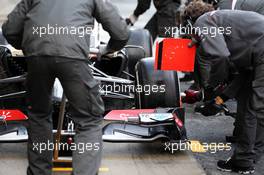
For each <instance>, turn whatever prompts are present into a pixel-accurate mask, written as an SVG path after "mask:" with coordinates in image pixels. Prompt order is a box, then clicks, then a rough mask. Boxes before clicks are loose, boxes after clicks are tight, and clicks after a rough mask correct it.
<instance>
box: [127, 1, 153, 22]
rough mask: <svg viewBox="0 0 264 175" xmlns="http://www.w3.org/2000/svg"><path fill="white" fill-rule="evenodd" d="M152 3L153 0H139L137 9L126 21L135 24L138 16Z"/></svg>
mask: <svg viewBox="0 0 264 175" xmlns="http://www.w3.org/2000/svg"><path fill="white" fill-rule="evenodd" d="M150 5H151V0H138V2H137V7H136V9H135V10H134V12H133V14H131V15H130V16H129V18H126V23H127V24H128V25H132V26H133V25H134V24H135V23H136V22H137V20H138V17H139V16H140V15H142V14H143V13H145V12H146V11H147V10H148V9H149V8H150Z"/></svg>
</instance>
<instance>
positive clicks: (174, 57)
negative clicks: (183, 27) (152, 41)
mask: <svg viewBox="0 0 264 175" xmlns="http://www.w3.org/2000/svg"><path fill="white" fill-rule="evenodd" d="M191 41H192V40H190V39H179V38H166V39H164V40H163V41H161V42H160V43H157V45H156V58H155V69H157V70H175V71H184V72H193V70H194V61H195V53H196V46H193V47H192V48H189V47H188V44H189V43H191Z"/></svg>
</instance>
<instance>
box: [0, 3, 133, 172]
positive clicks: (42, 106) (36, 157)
mask: <svg viewBox="0 0 264 175" xmlns="http://www.w3.org/2000/svg"><path fill="white" fill-rule="evenodd" d="M94 18H95V19H96V20H97V21H98V22H99V23H102V26H103V28H104V29H105V30H106V31H107V32H109V34H110V37H111V38H110V40H109V42H108V45H107V47H106V48H105V49H104V51H102V54H104V53H108V52H113V51H116V50H119V49H121V48H122V47H123V46H124V45H125V44H126V42H127V40H128V38H129V31H128V29H127V25H126V22H125V20H123V19H122V18H121V17H120V15H119V14H118V13H117V11H116V8H114V6H113V5H112V4H110V3H109V2H107V1H104V0H74V1H72V0H63V1H54V0H45V1H41V0H22V1H21V2H20V3H19V4H18V5H17V6H16V7H15V9H14V10H13V11H12V12H11V13H10V14H9V15H8V20H7V21H6V22H5V23H4V24H3V26H2V29H3V34H4V36H5V37H6V39H7V41H8V42H9V43H10V44H11V45H12V46H14V47H15V48H16V49H22V50H23V52H24V55H25V56H26V57H28V59H27V61H28V74H27V83H26V84H27V92H28V100H29V106H28V115H29V121H28V122H29V128H28V133H29V141H28V160H29V166H28V169H27V174H28V175H51V174H52V151H51V150H45V151H44V152H42V153H40V152H39V151H38V149H37V148H34V146H36V145H40V144H45V143H48V142H52V140H53V133H52V129H53V127H52V101H51V100H52V99H51V98H52V87H53V84H54V80H55V78H56V77H57V78H58V79H59V80H60V82H61V84H62V86H63V89H64V92H65V94H66V96H67V98H68V101H69V104H70V106H71V111H70V114H71V117H72V118H73V120H74V122H75V123H76V125H75V126H76V128H75V129H76V135H75V137H74V140H75V143H76V145H79V144H85V145H86V144H93V145H96V148H95V149H93V150H92V151H91V150H87V151H85V152H84V153H79V151H78V149H77V150H73V174H74V175H95V174H97V171H98V169H99V166H100V161H101V153H102V126H101V124H102V120H103V117H102V114H103V113H104V104H103V101H102V98H101V96H100V94H99V82H98V81H96V80H95V79H94V78H93V76H92V72H91V70H90V67H89V66H88V64H87V63H86V62H84V61H80V60H84V59H87V57H88V54H89V45H90V43H89V41H90V35H89V34H86V35H85V36H84V37H80V36H79V35H77V33H78V32H79V31H78V30H77V31H78V32H77V33H76V32H75V33H73V32H72V33H70V34H69V33H66V32H65V33H60V34H58V33H56V34H53V35H48V34H46V35H42V37H40V36H39V35H38V33H37V34H36V32H41V31H36V29H37V28H38V27H43V26H52V27H53V28H55V27H63V29H64V31H67V29H68V28H70V29H74V28H81V27H87V28H91V27H93V23H94ZM33 29H35V30H33ZM41 30H42V33H43V32H44V31H45V30H44V29H43V28H42V29H41ZM46 31H47V30H46ZM75 31H76V30H75ZM34 33H35V34H34ZM98 146H99V149H97V148H98ZM96 149H97V150H96Z"/></svg>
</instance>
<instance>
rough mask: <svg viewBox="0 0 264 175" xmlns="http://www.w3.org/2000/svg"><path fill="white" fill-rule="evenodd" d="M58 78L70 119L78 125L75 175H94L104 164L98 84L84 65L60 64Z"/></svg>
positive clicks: (75, 63) (73, 63)
mask: <svg viewBox="0 0 264 175" xmlns="http://www.w3.org/2000/svg"><path fill="white" fill-rule="evenodd" d="M57 75H58V77H59V79H60V81H61V83H62V86H63V89H64V91H65V94H66V96H67V98H68V100H69V103H70V105H71V108H72V110H71V115H72V118H73V119H74V121H75V123H76V135H75V137H74V140H75V144H77V145H79V147H77V148H79V149H78V150H76V151H73V170H74V172H73V174H74V175H95V174H96V173H97V171H98V169H99V166H100V163H101V152H102V126H101V124H102V119H103V118H102V114H103V112H104V104H103V101H102V98H101V96H100V93H99V85H98V82H97V81H95V80H94V79H93V77H92V75H91V71H90V68H89V67H88V65H87V64H86V63H84V62H80V61H73V62H65V63H59V64H58V65H57Z"/></svg>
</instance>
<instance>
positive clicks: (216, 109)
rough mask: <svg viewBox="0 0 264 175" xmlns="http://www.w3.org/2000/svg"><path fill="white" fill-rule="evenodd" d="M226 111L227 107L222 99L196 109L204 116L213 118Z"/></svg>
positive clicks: (217, 98)
mask: <svg viewBox="0 0 264 175" xmlns="http://www.w3.org/2000/svg"><path fill="white" fill-rule="evenodd" d="M224 111H226V106H225V104H224V102H223V100H221V98H220V97H216V98H215V99H214V100H211V101H207V102H205V103H204V104H203V105H201V106H197V107H196V108H195V112H199V113H201V114H202V115H204V116H213V115H216V114H218V113H220V112H224Z"/></svg>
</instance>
